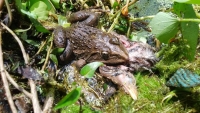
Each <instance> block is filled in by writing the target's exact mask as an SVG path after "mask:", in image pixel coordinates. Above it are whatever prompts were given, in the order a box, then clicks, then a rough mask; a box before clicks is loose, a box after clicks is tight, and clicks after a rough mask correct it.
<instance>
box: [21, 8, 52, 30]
mask: <svg viewBox="0 0 200 113" xmlns="http://www.w3.org/2000/svg"><path fill="white" fill-rule="evenodd" d="M21 12H22V13H23V14H25V15H27V16H28V17H29V19H30V20H31V22H32V23H33V25H34V26H35V28H36V30H37V31H39V32H43V33H49V31H48V30H47V29H46V28H44V27H43V26H42V24H40V23H39V22H38V21H37V20H36V19H35V18H36V15H34V14H32V13H30V12H28V11H25V10H23V9H21Z"/></svg>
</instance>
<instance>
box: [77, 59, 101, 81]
mask: <svg viewBox="0 0 200 113" xmlns="http://www.w3.org/2000/svg"><path fill="white" fill-rule="evenodd" d="M102 65H103V63H102V62H92V63H89V64H87V65H85V66H84V67H83V68H82V69H81V72H80V73H81V75H83V76H85V77H86V78H92V77H93V76H94V72H95V71H96V69H97V68H98V67H99V66H102Z"/></svg>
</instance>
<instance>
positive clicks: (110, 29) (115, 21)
mask: <svg viewBox="0 0 200 113" xmlns="http://www.w3.org/2000/svg"><path fill="white" fill-rule="evenodd" d="M120 14H121V10H120V12H118V14H117V17H116V18H115V19H114V22H113V23H112V25H111V26H110V28H109V29H108V33H110V32H111V31H112V29H113V28H114V26H115V24H116V23H117V21H118V19H119V16H120Z"/></svg>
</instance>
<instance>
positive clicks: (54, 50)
mask: <svg viewBox="0 0 200 113" xmlns="http://www.w3.org/2000/svg"><path fill="white" fill-rule="evenodd" d="M64 49H65V48H57V47H56V48H54V49H53V51H52V52H51V53H52V54H54V55H59V54H61V53H62V52H63V51H64Z"/></svg>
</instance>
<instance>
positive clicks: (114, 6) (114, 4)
mask: <svg viewBox="0 0 200 113" xmlns="http://www.w3.org/2000/svg"><path fill="white" fill-rule="evenodd" d="M117 6H119V3H118V2H117V1H116V2H114V3H113V6H112V7H113V8H114V9H116V8H117Z"/></svg>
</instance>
